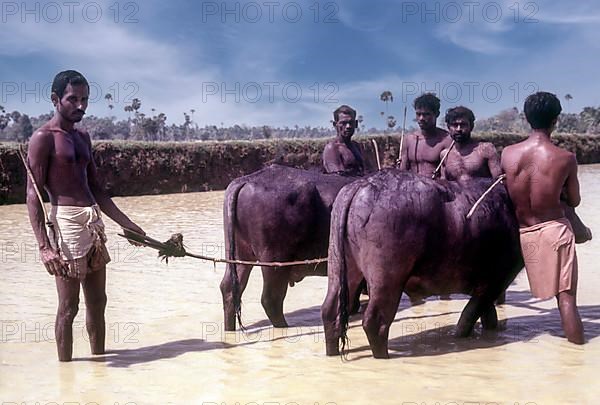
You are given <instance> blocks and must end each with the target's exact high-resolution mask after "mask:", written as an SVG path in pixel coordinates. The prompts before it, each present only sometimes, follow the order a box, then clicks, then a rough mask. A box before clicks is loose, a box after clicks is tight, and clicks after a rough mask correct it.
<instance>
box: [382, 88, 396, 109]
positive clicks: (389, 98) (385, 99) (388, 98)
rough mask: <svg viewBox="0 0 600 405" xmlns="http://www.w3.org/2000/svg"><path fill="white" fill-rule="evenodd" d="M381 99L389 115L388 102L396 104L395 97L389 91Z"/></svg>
mask: <svg viewBox="0 0 600 405" xmlns="http://www.w3.org/2000/svg"><path fill="white" fill-rule="evenodd" d="M379 99H380V100H381V101H383V102H384V103H385V112H386V113H387V103H388V101H390V102H394V96H393V95H392V92H391V91H389V90H386V91H384V92H383V93H381V95H380V96H379Z"/></svg>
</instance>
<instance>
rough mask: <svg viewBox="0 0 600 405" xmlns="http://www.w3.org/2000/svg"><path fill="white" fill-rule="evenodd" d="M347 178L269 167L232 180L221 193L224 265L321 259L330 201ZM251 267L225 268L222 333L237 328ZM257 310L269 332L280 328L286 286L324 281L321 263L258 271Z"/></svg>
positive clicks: (222, 290) (327, 242)
mask: <svg viewBox="0 0 600 405" xmlns="http://www.w3.org/2000/svg"><path fill="white" fill-rule="evenodd" d="M354 180H355V178H353V177H346V176H340V175H334V174H322V173H318V172H312V171H307V170H301V169H295V168H291V167H286V166H279V165H272V166H269V167H267V168H265V169H262V170H260V171H258V172H256V173H252V174H250V175H247V176H243V177H240V178H238V179H235V180H234V181H232V182H231V184H229V186H228V187H227V190H226V191H225V201H224V205H223V224H224V226H223V227H224V233H225V247H226V257H227V258H228V259H237V260H247V261H261V262H274V261H276V262H290V261H297V260H306V259H314V258H322V257H326V256H327V247H328V244H329V222H330V217H331V208H332V206H333V201H334V200H335V197H336V195H337V193H338V192H339V191H340V189H341V188H342V187H343V186H344V185H346V184H348V183H350V182H352V181H354ZM252 267H253V266H251V265H240V264H228V265H227V269H226V271H225V275H224V276H223V280H222V281H221V293H222V295H223V310H224V315H225V330H227V331H232V330H235V327H236V320H235V319H236V315H237V318H238V322H239V323H240V325H241V319H240V308H241V297H242V293H243V292H244V289H245V287H246V284H247V283H248V277H249V276H250V271H251V270H252ZM262 273H263V291H262V297H261V303H262V306H263V308H264V310H265V312H266V314H267V316H268V317H269V320H270V321H271V322H272V324H273V326H275V327H286V326H287V322H286V320H285V317H284V315H283V300H284V298H285V295H286V292H287V288H288V284H293V283H295V282H298V281H300V280H302V279H303V278H304V277H306V276H307V275H319V276H325V275H326V274H327V265H326V263H321V264H318V265H315V264H310V265H297V266H293V267H265V266H263V267H262Z"/></svg>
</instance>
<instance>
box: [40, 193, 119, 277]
mask: <svg viewBox="0 0 600 405" xmlns="http://www.w3.org/2000/svg"><path fill="white" fill-rule="evenodd" d="M50 220H51V221H52V223H53V224H54V228H55V230H56V234H57V237H58V241H57V242H58V246H59V248H60V254H61V256H62V258H63V260H65V261H66V262H67V265H68V267H69V271H68V276H69V277H72V278H78V279H80V280H83V279H84V278H85V277H86V276H87V275H88V274H89V273H91V272H93V271H96V270H100V269H102V268H104V266H105V265H106V263H108V262H110V255H109V254H108V250H107V249H106V245H105V244H106V234H105V233H104V222H102V215H101V213H100V207H98V205H97V204H94V205H91V206H89V207H76V206H69V205H58V206H57V205H53V206H52V210H51V212H50Z"/></svg>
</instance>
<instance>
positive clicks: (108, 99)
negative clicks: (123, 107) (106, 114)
mask: <svg viewBox="0 0 600 405" xmlns="http://www.w3.org/2000/svg"><path fill="white" fill-rule="evenodd" d="M104 99H105V100H106V102H107V103H108V108H110V109H111V110H112V109H113V108H114V107H115V106H114V105H113V104H112V101H113V96H112V94H110V93H106V94H105V95H104Z"/></svg>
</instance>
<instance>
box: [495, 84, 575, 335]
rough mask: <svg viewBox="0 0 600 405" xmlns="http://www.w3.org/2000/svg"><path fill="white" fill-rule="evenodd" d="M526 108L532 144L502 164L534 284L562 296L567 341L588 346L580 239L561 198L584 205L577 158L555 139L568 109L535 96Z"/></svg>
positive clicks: (511, 151)
mask: <svg viewBox="0 0 600 405" xmlns="http://www.w3.org/2000/svg"><path fill="white" fill-rule="evenodd" d="M524 110H525V117H526V118H527V121H528V122H529V124H530V125H531V128H532V131H531V133H530V134H529V138H528V139H527V140H525V141H523V142H519V143H517V144H515V145H511V146H507V147H506V148H505V149H504V151H503V152H502V160H501V165H502V169H503V170H504V172H505V173H506V187H507V189H508V193H509V195H510V198H511V200H512V202H513V204H514V206H515V210H516V214H517V219H518V220H519V225H520V228H521V229H520V233H521V248H522V250H523V256H524V259H525V268H526V270H527V276H528V278H529V285H530V287H531V292H532V294H533V295H534V296H535V297H537V298H541V299H548V298H551V297H556V299H557V302H558V309H559V312H560V317H561V321H562V327H563V330H564V332H565V335H566V337H567V339H568V340H569V341H570V342H572V343H576V344H583V343H584V335H583V324H582V323H581V318H580V316H579V312H578V310H577V304H576V292H577V255H576V252H575V238H574V235H573V231H572V228H571V225H570V223H569V221H567V219H566V218H565V212H564V210H563V208H562V206H561V198H562V199H564V200H565V201H566V203H567V204H568V205H569V206H571V207H575V206H577V205H579V203H580V201H581V196H580V194H579V181H578V180H577V160H576V158H575V155H574V154H573V153H571V152H568V151H566V150H563V149H561V148H558V147H557V146H555V145H554V144H552V142H551V141H550V136H551V134H552V131H553V130H554V128H555V126H556V122H557V119H558V116H559V114H560V112H561V110H562V108H561V105H560V101H559V100H558V98H557V97H556V96H555V95H554V94H551V93H546V92H539V93H535V94H532V95H531V96H529V97H527V99H526V100H525V106H524Z"/></svg>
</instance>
